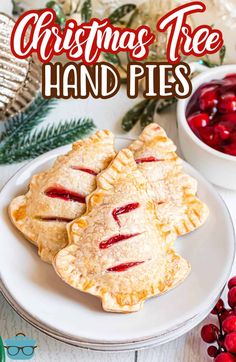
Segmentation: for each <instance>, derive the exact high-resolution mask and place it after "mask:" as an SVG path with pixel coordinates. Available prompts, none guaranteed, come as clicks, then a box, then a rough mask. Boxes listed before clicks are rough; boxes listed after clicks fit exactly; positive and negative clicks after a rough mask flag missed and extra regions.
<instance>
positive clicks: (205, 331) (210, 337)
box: [201, 324, 219, 343]
mask: <svg viewBox="0 0 236 362" xmlns="http://www.w3.org/2000/svg"><path fill="white" fill-rule="evenodd" d="M218 334H219V328H218V327H216V326H215V325H214V324H207V325H205V326H203V327H202V330H201V337H202V339H203V341H204V342H206V343H213V342H215V341H216V340H217V336H218Z"/></svg>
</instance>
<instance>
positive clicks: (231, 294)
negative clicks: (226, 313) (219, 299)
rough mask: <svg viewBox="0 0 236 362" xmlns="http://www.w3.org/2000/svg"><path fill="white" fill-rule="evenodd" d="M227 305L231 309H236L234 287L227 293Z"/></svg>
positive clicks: (235, 288) (235, 291)
mask: <svg viewBox="0 0 236 362" xmlns="http://www.w3.org/2000/svg"><path fill="white" fill-rule="evenodd" d="M228 304H229V306H230V307H231V308H234V307H236V287H233V288H231V289H230V290H229V291H228Z"/></svg>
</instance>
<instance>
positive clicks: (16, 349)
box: [0, 333, 37, 362]
mask: <svg viewBox="0 0 236 362" xmlns="http://www.w3.org/2000/svg"><path fill="white" fill-rule="evenodd" d="M2 347H3V348H2V353H1V354H4V353H5V352H4V348H5V349H6V352H7V356H8V358H10V359H11V360H15V361H16V360H21V361H22V360H23V361H26V360H29V359H31V358H33V356H34V352H35V348H37V346H36V341H35V340H34V339H30V338H28V337H26V335H25V334H24V333H18V334H17V335H16V336H15V337H13V338H9V339H6V340H5V346H2ZM1 354H0V356H1ZM4 361H5V357H4V356H3V357H2V358H1V359H0V362H4Z"/></svg>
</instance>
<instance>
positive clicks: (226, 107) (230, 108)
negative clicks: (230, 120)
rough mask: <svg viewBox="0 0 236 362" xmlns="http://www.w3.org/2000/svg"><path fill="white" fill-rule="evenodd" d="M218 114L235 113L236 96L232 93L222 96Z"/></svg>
mask: <svg viewBox="0 0 236 362" xmlns="http://www.w3.org/2000/svg"><path fill="white" fill-rule="evenodd" d="M218 109H219V112H220V113H231V112H235V111H236V96H235V94H234V93H233V92H228V93H225V94H223V95H222V96H221V97H220V100H219V106H218Z"/></svg>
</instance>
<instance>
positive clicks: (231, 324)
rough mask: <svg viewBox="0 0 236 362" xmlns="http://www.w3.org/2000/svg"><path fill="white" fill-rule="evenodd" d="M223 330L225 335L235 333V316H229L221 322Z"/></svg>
mask: <svg viewBox="0 0 236 362" xmlns="http://www.w3.org/2000/svg"><path fill="white" fill-rule="evenodd" d="M222 327H223V330H224V331H225V332H226V333H230V332H236V316H235V315H231V316H229V317H228V318H226V319H225V320H224V321H223V324H222Z"/></svg>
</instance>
